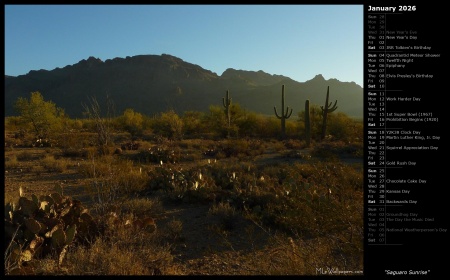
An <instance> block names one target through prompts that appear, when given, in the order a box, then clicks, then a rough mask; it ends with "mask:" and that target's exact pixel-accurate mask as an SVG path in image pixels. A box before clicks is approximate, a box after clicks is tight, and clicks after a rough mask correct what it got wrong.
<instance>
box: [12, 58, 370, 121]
mask: <svg viewBox="0 0 450 280" xmlns="http://www.w3.org/2000/svg"><path fill="white" fill-rule="evenodd" d="M282 84H284V85H285V98H286V106H289V107H291V108H293V109H294V114H295V115H296V114H297V112H299V111H302V110H304V104H305V100H306V99H309V100H310V102H311V103H312V104H318V105H323V104H324V102H325V98H326V91H327V86H330V101H333V102H334V100H338V103H337V105H338V109H337V110H336V112H338V111H341V112H345V113H347V114H348V115H350V116H355V117H362V116H363V89H362V87H361V86H359V85H357V84H356V83H354V82H351V83H348V82H340V81H338V80H336V79H329V80H325V79H324V78H323V76H322V75H320V74H319V75H317V76H315V77H314V78H313V79H311V80H309V81H306V82H303V83H301V82H297V81H294V80H292V79H291V78H288V77H285V76H282V75H271V74H268V73H265V72H263V71H257V72H254V71H244V70H235V69H227V70H226V71H224V72H223V74H222V75H221V76H218V75H217V74H215V73H213V72H211V71H209V70H206V69H203V68H202V67H200V66H198V65H195V64H192V63H188V62H185V61H183V60H181V59H180V58H177V57H174V56H171V55H167V54H163V55H138V56H133V57H129V56H127V57H126V58H114V59H108V60H106V61H101V60H100V59H98V58H94V57H89V58H88V59H83V60H81V61H80V62H78V63H76V64H73V65H68V66H65V67H64V68H56V69H54V70H51V71H47V70H38V71H34V70H33V71H30V72H29V73H28V74H26V75H20V76H17V77H11V76H5V116H11V115H17V112H15V111H14V109H13V104H14V102H15V101H16V100H17V98H18V97H26V98H29V96H30V93H31V92H34V91H39V92H41V93H42V95H43V96H44V99H45V100H51V101H53V102H54V103H55V104H56V105H57V106H58V107H61V108H63V109H64V110H65V112H66V113H67V114H68V115H69V116H70V117H71V118H77V117H82V112H83V106H82V104H87V103H88V102H89V101H88V98H89V97H92V96H95V97H96V98H97V100H98V101H99V103H101V104H105V100H106V96H109V97H110V98H111V99H112V100H113V102H114V104H115V113H116V115H121V114H122V112H123V111H124V110H125V109H126V108H133V109H134V110H135V111H137V112H141V113H143V114H146V115H153V114H157V113H159V112H164V111H167V110H169V109H174V110H176V111H177V112H178V113H182V112H184V111H187V110H195V111H207V110H208V108H209V106H210V105H220V106H221V104H222V97H224V96H225V92H226V91H227V90H229V91H230V95H231V97H232V98H233V102H235V103H239V104H240V105H241V107H243V108H245V109H247V110H250V111H254V112H258V113H262V114H273V106H277V108H279V107H281V85H282Z"/></svg>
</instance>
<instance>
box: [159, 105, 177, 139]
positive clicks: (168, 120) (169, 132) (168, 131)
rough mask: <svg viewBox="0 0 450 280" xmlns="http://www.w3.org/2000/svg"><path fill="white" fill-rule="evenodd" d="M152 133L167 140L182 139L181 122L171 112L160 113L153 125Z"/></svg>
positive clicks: (175, 114)
mask: <svg viewBox="0 0 450 280" xmlns="http://www.w3.org/2000/svg"><path fill="white" fill-rule="evenodd" d="M152 129H153V132H154V133H156V134H159V135H161V136H163V137H168V138H169V139H181V138H182V137H183V120H182V119H181V118H180V117H179V116H178V115H177V113H176V112H175V111H173V110H170V111H168V112H164V113H161V115H160V116H159V117H158V118H156V120H155V122H154V123H153V127H152Z"/></svg>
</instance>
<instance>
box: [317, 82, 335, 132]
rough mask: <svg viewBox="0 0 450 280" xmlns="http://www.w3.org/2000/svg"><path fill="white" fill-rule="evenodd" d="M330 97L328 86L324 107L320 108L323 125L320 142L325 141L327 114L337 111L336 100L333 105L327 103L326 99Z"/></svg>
mask: <svg viewBox="0 0 450 280" xmlns="http://www.w3.org/2000/svg"><path fill="white" fill-rule="evenodd" d="M329 96H330V86H328V88H327V99H326V100H325V106H320V108H321V109H322V113H323V124H322V140H323V139H325V135H326V131H327V115H328V114H329V113H332V112H334V111H335V110H336V109H337V106H336V103H337V100H336V101H334V105H333V106H331V104H332V103H333V102H330V103H328V98H329Z"/></svg>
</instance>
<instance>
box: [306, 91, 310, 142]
mask: <svg viewBox="0 0 450 280" xmlns="http://www.w3.org/2000/svg"><path fill="white" fill-rule="evenodd" d="M305 140H306V147H309V146H310V145H311V118H310V114H309V99H307V100H306V101H305Z"/></svg>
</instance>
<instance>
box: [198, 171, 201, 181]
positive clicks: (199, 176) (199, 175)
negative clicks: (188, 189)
mask: <svg viewBox="0 0 450 280" xmlns="http://www.w3.org/2000/svg"><path fill="white" fill-rule="evenodd" d="M198 178H199V179H200V180H201V179H202V173H201V172H200V174H198Z"/></svg>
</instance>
